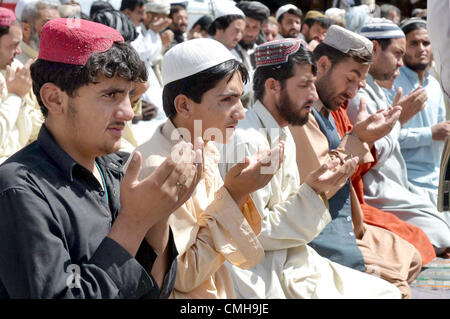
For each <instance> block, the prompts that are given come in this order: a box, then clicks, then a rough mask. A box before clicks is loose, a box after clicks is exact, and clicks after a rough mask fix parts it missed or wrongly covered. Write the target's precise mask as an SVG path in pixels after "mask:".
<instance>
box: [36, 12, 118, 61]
mask: <svg viewBox="0 0 450 319" xmlns="http://www.w3.org/2000/svg"><path fill="white" fill-rule="evenodd" d="M114 42H124V40H123V37H122V35H121V34H120V33H119V31H117V30H114V29H113V28H110V27H108V26H106V25H103V24H100V23H96V22H92V21H88V20H83V19H71V18H68V19H67V18H57V19H52V20H50V21H48V22H47V23H46V24H45V25H44V27H43V28H42V33H41V40H40V45H39V59H41V60H46V61H50V62H59V63H65V64H74V65H85V64H86V62H87V60H88V59H89V57H90V56H91V55H92V53H94V52H105V51H108V50H109V49H110V48H111V47H112V45H113V44H114Z"/></svg>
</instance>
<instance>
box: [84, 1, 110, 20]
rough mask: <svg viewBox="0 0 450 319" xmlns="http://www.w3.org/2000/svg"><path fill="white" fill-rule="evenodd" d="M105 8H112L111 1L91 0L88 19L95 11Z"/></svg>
mask: <svg viewBox="0 0 450 319" xmlns="http://www.w3.org/2000/svg"><path fill="white" fill-rule="evenodd" d="M105 9H111V10H114V7H113V6H112V5H111V3H109V2H107V1H104V0H96V1H94V2H92V4H91V9H90V10H89V17H90V19H92V18H93V17H94V14H95V13H96V12H97V11H100V10H105Z"/></svg>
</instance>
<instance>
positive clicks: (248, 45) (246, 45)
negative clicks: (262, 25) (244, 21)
mask: <svg viewBox="0 0 450 319" xmlns="http://www.w3.org/2000/svg"><path fill="white" fill-rule="evenodd" d="M255 43H256V39H255V40H253V41H250V42H244V40H241V41H239V45H240V46H241V47H242V48H243V49H244V50H250V49H252V48H253V46H254V45H255Z"/></svg>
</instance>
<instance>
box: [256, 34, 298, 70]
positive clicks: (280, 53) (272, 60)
mask: <svg viewBox="0 0 450 319" xmlns="http://www.w3.org/2000/svg"><path fill="white" fill-rule="evenodd" d="M301 46H303V47H304V48H306V47H307V45H306V42H305V41H303V40H301V39H294V38H286V39H280V40H274V41H270V42H266V43H263V44H261V45H259V46H258V47H257V48H256V49H255V60H256V67H260V66H269V65H277V64H282V63H286V62H287V61H288V59H289V56H290V55H291V54H294V53H295V52H297V51H298V49H299V48H300V47H301Z"/></svg>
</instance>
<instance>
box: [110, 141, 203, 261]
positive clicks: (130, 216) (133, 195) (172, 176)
mask: <svg viewBox="0 0 450 319" xmlns="http://www.w3.org/2000/svg"><path fill="white" fill-rule="evenodd" d="M195 145H196V148H195V149H193V146H192V144H191V143H185V142H180V143H178V144H177V145H175V146H174V147H173V148H172V152H171V155H173V154H174V153H176V154H177V155H178V156H177V158H176V159H174V158H173V157H172V158H170V157H169V158H167V159H166V160H165V161H164V162H163V163H162V164H161V165H160V166H159V167H158V168H157V169H156V170H155V171H154V172H153V173H152V174H151V175H150V176H148V177H146V178H145V179H143V180H142V181H138V176H139V172H140V170H141V163H142V157H141V154H140V153H139V152H135V153H134V154H133V157H132V159H131V161H130V163H129V166H128V169H127V171H126V173H125V176H124V178H123V180H122V183H121V187H120V192H121V194H120V213H119V214H118V217H117V219H116V221H115V222H114V224H113V226H112V228H111V231H110V233H109V237H110V238H112V239H114V240H115V241H116V242H118V243H119V244H121V245H122V247H124V248H125V249H126V250H127V251H128V252H129V253H130V254H131V255H132V256H134V255H135V254H136V252H137V249H138V248H139V245H140V243H141V242H142V239H143V238H144V236H145V234H146V232H147V231H148V229H149V228H151V227H152V226H153V225H155V224H156V223H158V222H159V221H161V220H164V219H167V218H168V217H169V216H170V214H172V213H173V212H174V211H175V210H176V209H178V208H179V207H180V206H181V205H183V204H184V202H185V201H186V200H188V199H189V197H191V195H192V192H193V191H194V190H195V188H196V186H197V184H198V182H199V181H200V179H201V176H202V171H203V141H202V140H201V141H196V143H195Z"/></svg>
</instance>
